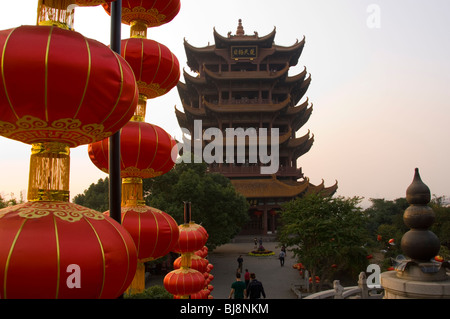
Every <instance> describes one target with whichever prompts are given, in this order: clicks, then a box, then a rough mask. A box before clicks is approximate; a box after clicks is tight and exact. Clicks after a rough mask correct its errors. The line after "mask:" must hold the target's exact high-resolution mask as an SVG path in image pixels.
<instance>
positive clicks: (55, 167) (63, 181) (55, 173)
mask: <svg viewBox="0 0 450 319" xmlns="http://www.w3.org/2000/svg"><path fill="white" fill-rule="evenodd" d="M69 176H70V148H69V146H67V144H65V143H60V142H45V143H34V144H32V148H31V157H30V175H29V179H28V196H27V198H28V200H29V201H66V202H68V201H69Z"/></svg>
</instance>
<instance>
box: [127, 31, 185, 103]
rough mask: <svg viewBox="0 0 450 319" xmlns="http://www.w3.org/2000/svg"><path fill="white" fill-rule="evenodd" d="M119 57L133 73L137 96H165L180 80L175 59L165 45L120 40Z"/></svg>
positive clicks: (146, 41) (151, 41) (136, 39)
mask: <svg viewBox="0 0 450 319" xmlns="http://www.w3.org/2000/svg"><path fill="white" fill-rule="evenodd" d="M121 55H122V57H123V58H124V59H125V60H126V61H127V62H128V63H129V64H130V66H131V68H132V69H133V71H134V75H135V76H136V81H137V84H138V87H139V94H142V95H145V96H146V97H147V98H149V99H152V98H155V97H158V96H161V95H164V94H166V93H167V92H169V91H170V90H171V89H172V88H173V87H174V86H175V85H176V84H177V83H178V81H179V80H180V64H179V62H178V59H177V57H176V56H175V55H174V54H173V53H172V52H171V51H170V50H169V49H168V48H167V47H166V46H165V45H163V44H161V43H158V42H156V41H154V40H149V39H143V38H131V39H126V40H122V44H121Z"/></svg>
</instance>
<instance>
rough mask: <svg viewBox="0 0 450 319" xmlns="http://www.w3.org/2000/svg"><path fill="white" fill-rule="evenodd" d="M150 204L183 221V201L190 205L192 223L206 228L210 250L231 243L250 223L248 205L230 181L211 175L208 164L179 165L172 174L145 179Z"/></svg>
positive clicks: (145, 192)
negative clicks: (243, 227) (245, 225)
mask: <svg viewBox="0 0 450 319" xmlns="http://www.w3.org/2000/svg"><path fill="white" fill-rule="evenodd" d="M144 194H145V195H144V197H145V200H146V203H147V205H149V206H152V207H156V208H158V209H161V210H163V211H164V212H166V213H168V214H170V215H171V216H172V217H173V218H174V219H175V220H176V221H177V223H178V224H182V223H183V222H184V214H183V202H185V201H186V202H191V205H192V220H193V221H194V222H196V223H198V224H201V225H202V226H203V227H205V229H206V231H207V232H208V234H209V238H208V242H207V246H208V248H210V249H214V248H215V247H217V246H219V245H222V244H225V243H228V242H229V241H230V239H232V238H233V237H234V236H235V235H236V234H237V233H238V232H239V231H240V229H241V227H242V226H243V225H244V224H245V223H246V222H247V221H248V218H249V217H248V203H247V201H246V199H245V197H244V196H242V195H241V194H239V193H237V192H236V190H235V189H234V187H233V185H232V184H231V182H230V180H229V179H228V178H226V177H224V176H223V175H221V174H218V173H208V172H207V165H206V164H205V163H198V164H197V163H192V164H189V163H180V164H177V165H176V166H175V167H174V168H173V169H172V170H171V171H170V172H168V173H166V174H164V175H162V176H159V177H156V178H152V179H146V180H144Z"/></svg>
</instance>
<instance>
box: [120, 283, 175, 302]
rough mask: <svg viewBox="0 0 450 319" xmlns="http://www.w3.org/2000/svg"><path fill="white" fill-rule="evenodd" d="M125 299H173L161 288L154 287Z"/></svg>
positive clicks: (127, 296) (126, 296)
mask: <svg viewBox="0 0 450 319" xmlns="http://www.w3.org/2000/svg"><path fill="white" fill-rule="evenodd" d="M125 298H126V299H173V296H172V294H170V293H169V292H168V291H167V290H166V289H165V288H164V287H163V286H159V285H155V286H151V287H148V288H147V289H145V290H144V291H143V292H141V293H138V294H135V295H131V296H129V295H126V294H125Z"/></svg>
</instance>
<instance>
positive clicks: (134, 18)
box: [103, 0, 180, 28]
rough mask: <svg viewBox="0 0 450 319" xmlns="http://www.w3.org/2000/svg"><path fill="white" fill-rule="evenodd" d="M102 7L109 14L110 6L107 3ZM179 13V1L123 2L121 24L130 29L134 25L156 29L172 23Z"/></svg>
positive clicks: (144, 0)
mask: <svg viewBox="0 0 450 319" xmlns="http://www.w3.org/2000/svg"><path fill="white" fill-rule="evenodd" d="M103 7H104V8H105V10H106V12H108V14H110V11H111V5H110V4H108V3H107V4H103ZM179 11H180V0H169V1H158V0H123V1H122V23H124V24H129V25H131V26H132V27H133V26H134V25H136V24H144V25H145V28H150V27H156V26H160V25H162V24H165V23H168V22H170V21H172V20H173V18H175V16H176V15H177V14H178V12H179Z"/></svg>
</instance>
